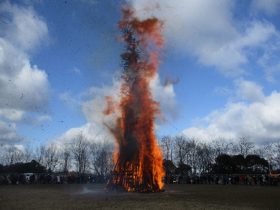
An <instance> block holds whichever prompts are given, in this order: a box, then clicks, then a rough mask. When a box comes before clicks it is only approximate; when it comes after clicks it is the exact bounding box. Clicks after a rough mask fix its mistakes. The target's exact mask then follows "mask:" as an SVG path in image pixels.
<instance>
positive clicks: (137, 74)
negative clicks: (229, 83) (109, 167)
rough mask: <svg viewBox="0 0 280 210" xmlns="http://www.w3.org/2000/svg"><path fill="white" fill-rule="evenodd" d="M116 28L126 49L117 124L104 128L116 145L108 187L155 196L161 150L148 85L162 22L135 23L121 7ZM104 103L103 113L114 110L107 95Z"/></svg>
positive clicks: (159, 184) (160, 187) (160, 171)
mask: <svg viewBox="0 0 280 210" xmlns="http://www.w3.org/2000/svg"><path fill="white" fill-rule="evenodd" d="M119 28H120V29H121V30H122V32H123V36H122V40H123V41H124V42H125V43H126V51H125V52H124V53H123V54H122V55H121V56H122V59H123V67H124V71H123V75H122V78H123V83H122V86H121V100H120V103H119V104H118V107H119V110H120V113H121V116H120V118H119V119H117V122H116V126H115V127H114V128H109V129H110V131H111V132H112V134H113V135H114V137H115V139H116V143H117V147H116V150H115V154H114V162H115V168H114V170H113V175H112V180H111V183H110V186H113V187H121V188H123V189H125V190H126V191H129V192H131V191H137V192H159V191H161V190H163V186H164V183H163V177H164V167H163V158H162V152H161V149H160V147H159V146H158V144H157V139H156V136H155V132H154V127H155V125H154V120H155V115H156V114H159V104H158V103H157V102H155V101H154V100H153V98H152V94H151V92H150V88H149V82H150V80H151V79H152V78H153V77H154V76H155V74H156V72H157V68H158V63H159V62H158V53H159V49H160V48H161V47H162V45H163V43H164V40H163V37H162V35H161V29H162V22H161V21H159V20H158V19H156V18H150V19H146V20H143V21H140V20H138V19H137V18H135V17H134V11H133V10H132V9H131V8H130V7H124V8H123V18H122V20H121V21H120V22H119ZM107 103H108V106H107V108H106V110H105V111H104V113H105V114H110V113H112V112H113V111H114V110H112V107H114V106H113V105H112V101H111V98H110V97H108V98H107ZM107 127H108V126H107Z"/></svg>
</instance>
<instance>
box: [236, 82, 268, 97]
mask: <svg viewBox="0 0 280 210" xmlns="http://www.w3.org/2000/svg"><path fill="white" fill-rule="evenodd" d="M235 85H236V86H237V90H236V96H237V97H238V98H239V99H242V100H246V101H251V102H255V101H263V100H264V99H265V96H264V94H263V88H262V87H261V86H260V85H258V84H256V83H255V82H252V81H247V80H237V81H236V82H235Z"/></svg>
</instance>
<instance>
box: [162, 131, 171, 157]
mask: <svg viewBox="0 0 280 210" xmlns="http://www.w3.org/2000/svg"><path fill="white" fill-rule="evenodd" d="M161 147H162V150H163V155H164V159H165V160H171V161H172V159H173V139H172V137H171V136H163V137H162V139H161Z"/></svg>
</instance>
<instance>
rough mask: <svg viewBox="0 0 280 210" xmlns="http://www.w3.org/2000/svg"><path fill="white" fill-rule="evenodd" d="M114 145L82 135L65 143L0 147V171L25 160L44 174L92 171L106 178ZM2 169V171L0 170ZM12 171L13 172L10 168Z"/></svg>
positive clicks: (81, 173)
mask: <svg viewBox="0 0 280 210" xmlns="http://www.w3.org/2000/svg"><path fill="white" fill-rule="evenodd" d="M112 154H113V145H112V144H111V143H110V144H109V143H95V142H90V141H88V140H87V139H86V138H85V136H83V135H82V134H81V135H79V136H78V137H77V138H74V139H72V141H70V142H67V143H65V144H63V145H62V144H54V143H53V144H48V145H41V146H38V147H35V148H34V147H30V146H27V147H25V148H19V147H17V146H2V147H1V146H0V170H1V168H2V169H4V168H6V169H5V172H8V171H7V166H10V167H8V168H9V169H11V168H13V167H17V166H18V165H19V164H20V165H21V167H26V165H24V163H30V164H31V162H32V161H33V162H32V163H33V164H34V163H38V164H39V165H40V166H42V167H44V168H45V171H46V173H51V172H56V173H58V172H59V173H64V174H67V173H69V172H75V173H76V174H78V175H83V174H88V173H90V174H95V175H96V176H103V177H105V176H106V175H108V174H109V173H110V171H111V169H112V167H113V163H112V162H113V161H112ZM0 172H1V171H0ZM2 172H3V171H2ZM11 172H14V170H12V171H11Z"/></svg>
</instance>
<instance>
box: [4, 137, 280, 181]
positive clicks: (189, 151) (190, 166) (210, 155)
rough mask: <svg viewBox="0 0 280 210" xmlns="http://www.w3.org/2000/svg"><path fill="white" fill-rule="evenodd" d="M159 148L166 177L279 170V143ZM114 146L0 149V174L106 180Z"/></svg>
mask: <svg viewBox="0 0 280 210" xmlns="http://www.w3.org/2000/svg"><path fill="white" fill-rule="evenodd" d="M159 144H160V146H161V148H162V152H163V158H164V165H165V168H166V173H167V174H169V173H172V174H187V175H203V174H232V173H269V172H270V171H273V170H274V171H276V170H279V169H280V143H279V142H278V143H272V144H266V145H263V146H257V145H255V144H254V143H253V142H252V141H250V140H249V139H248V138H246V137H241V138H240V139H238V140H236V141H228V140H225V139H219V140H214V141H209V142H202V141H199V140H198V139H194V138H187V137H185V136H183V135H181V136H175V137H171V136H164V137H162V138H161V139H159ZM113 146H114V145H113V144H112V143H108V142H104V143H96V142H95V143H94V142H90V141H88V140H87V139H86V138H85V136H83V135H82V134H81V135H79V136H78V137H77V138H74V139H72V141H70V142H68V143H65V144H63V145H62V144H48V145H42V146H38V147H36V148H34V147H28V146H27V147H25V148H19V147H17V146H0V170H1V168H2V169H4V168H6V169H5V171H6V172H8V171H7V166H14V167H15V166H16V164H17V163H23V164H24V163H30V164H31V163H33V164H39V165H40V166H42V167H44V168H45V170H46V172H56V173H58V172H60V173H64V174H66V173H69V172H75V173H76V174H79V175H83V174H93V175H95V176H99V177H106V176H108V175H109V174H110V172H111V170H112V168H113V161H112V156H113V149H114V148H113ZM32 160H34V162H32ZM38 167H39V166H38ZM2 172H3V171H2ZM11 172H13V171H11Z"/></svg>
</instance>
